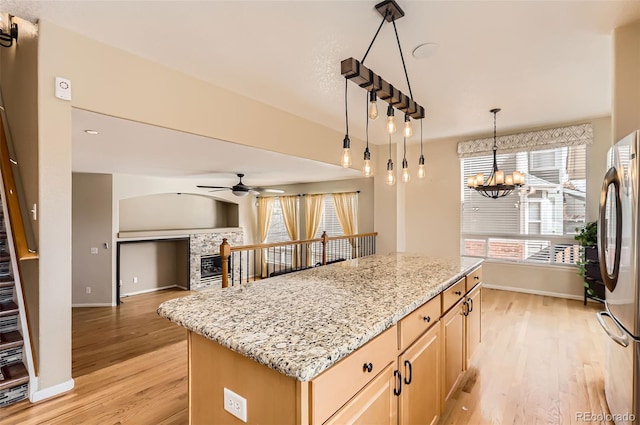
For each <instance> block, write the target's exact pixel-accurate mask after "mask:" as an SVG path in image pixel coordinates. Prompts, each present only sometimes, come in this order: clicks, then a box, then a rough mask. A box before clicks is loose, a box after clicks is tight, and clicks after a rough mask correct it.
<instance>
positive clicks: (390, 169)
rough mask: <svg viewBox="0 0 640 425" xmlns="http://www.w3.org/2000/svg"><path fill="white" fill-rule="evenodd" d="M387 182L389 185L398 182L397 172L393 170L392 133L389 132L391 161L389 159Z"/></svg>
mask: <svg viewBox="0 0 640 425" xmlns="http://www.w3.org/2000/svg"><path fill="white" fill-rule="evenodd" d="M385 182H386V183H387V185H389V186H393V185H394V184H396V173H395V172H394V171H393V160H392V159H391V134H389V161H387V178H386V180H385Z"/></svg>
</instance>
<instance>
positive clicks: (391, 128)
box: [387, 115, 396, 134]
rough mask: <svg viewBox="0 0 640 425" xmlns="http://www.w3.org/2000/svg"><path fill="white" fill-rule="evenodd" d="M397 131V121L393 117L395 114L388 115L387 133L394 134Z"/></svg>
mask: <svg viewBox="0 0 640 425" xmlns="http://www.w3.org/2000/svg"><path fill="white" fill-rule="evenodd" d="M395 132H396V122H395V120H394V119H393V115H390V116H389V117H387V133H389V134H393V133H395Z"/></svg>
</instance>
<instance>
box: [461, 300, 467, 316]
mask: <svg viewBox="0 0 640 425" xmlns="http://www.w3.org/2000/svg"><path fill="white" fill-rule="evenodd" d="M462 315H463V316H468V315H469V304H467V302H466V301H465V302H463V303H462Z"/></svg>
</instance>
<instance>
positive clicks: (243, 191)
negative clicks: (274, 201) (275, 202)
mask: <svg viewBox="0 0 640 425" xmlns="http://www.w3.org/2000/svg"><path fill="white" fill-rule="evenodd" d="M236 175H237V176H238V178H239V179H240V181H239V182H238V183H237V184H235V185H233V186H206V185H198V187H200V188H204V189H217V190H211V192H219V191H222V190H231V193H233V194H234V195H236V196H240V197H243V196H247V195H248V194H249V193H251V194H253V195H259V194H260V193H284V190H281V189H265V188H262V187H251V186H247V185H246V184H244V183H242V178H243V177H244V174H240V173H238V174H236Z"/></svg>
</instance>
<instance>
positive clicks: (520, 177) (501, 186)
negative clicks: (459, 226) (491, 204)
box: [467, 108, 524, 199]
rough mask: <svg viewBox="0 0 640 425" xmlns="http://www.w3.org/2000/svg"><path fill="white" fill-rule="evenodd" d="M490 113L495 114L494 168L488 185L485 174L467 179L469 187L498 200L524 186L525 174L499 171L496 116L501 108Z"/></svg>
mask: <svg viewBox="0 0 640 425" xmlns="http://www.w3.org/2000/svg"><path fill="white" fill-rule="evenodd" d="M489 112H491V113H492V114H493V168H492V169H491V174H490V175H489V178H488V179H487V180H486V183H485V178H484V173H478V174H476V175H475V176H469V177H467V186H468V187H469V188H471V189H475V190H476V191H477V192H478V193H479V194H481V195H482V196H485V197H487V198H492V199H498V198H502V197H503V196H507V195H510V194H511V193H512V192H513V191H514V190H515V189H517V188H519V187H520V186H522V185H523V184H524V174H522V173H521V172H520V171H514V172H513V174H509V175H506V176H505V174H504V171H500V170H498V161H497V160H496V152H497V151H498V145H497V143H496V115H497V114H498V112H500V108H495V109H492V110H491V111H489Z"/></svg>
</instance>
